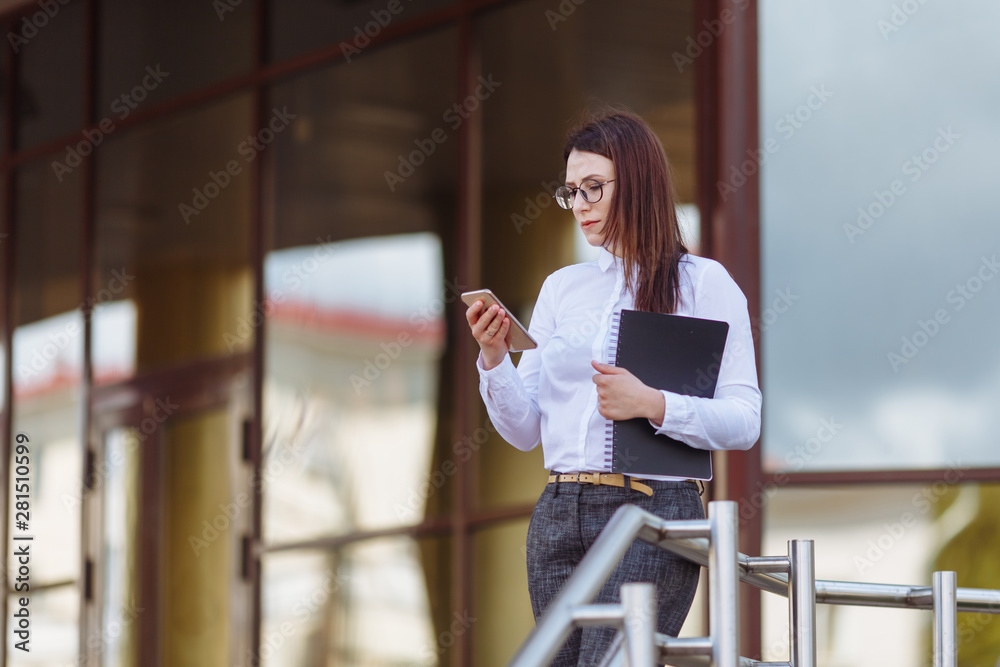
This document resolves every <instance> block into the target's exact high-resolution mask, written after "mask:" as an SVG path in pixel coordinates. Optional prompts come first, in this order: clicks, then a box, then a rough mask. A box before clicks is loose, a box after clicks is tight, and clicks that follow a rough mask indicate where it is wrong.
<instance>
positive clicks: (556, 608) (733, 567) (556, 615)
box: [509, 501, 1000, 667]
mask: <svg viewBox="0 0 1000 667" xmlns="http://www.w3.org/2000/svg"><path fill="white" fill-rule="evenodd" d="M738 534H739V525H738V521H737V504H736V503H735V502H733V501H714V502H710V503H709V504H708V519H707V520H696V521H667V520H665V519H661V518H660V517H658V516H656V515H654V514H651V513H649V512H647V511H645V510H643V509H641V508H639V507H636V506H634V505H626V506H624V507H622V508H620V509H619V510H618V511H617V512H616V513H615V515H614V516H613V517H611V520H610V521H609V522H608V525H607V526H605V528H604V530H603V531H602V532H601V534H600V536H598V538H597V540H596V541H595V542H594V544H593V546H592V547H591V548H590V550H589V551H588V552H587V555H586V556H585V557H584V558H583V560H582V561H580V564H579V566H577V568H576V570H574V572H573V574H572V575H571V576H570V578H569V580H568V581H567V582H566V584H565V585H564V586H563V588H562V590H561V591H560V592H559V594H558V595H557V596H556V598H555V599H554V600H553V601H552V603H551V605H550V606H549V608H548V609H547V610H546V612H545V614H543V615H542V618H541V619H540V620H539V622H538V625H537V626H535V629H534V631H532V633H531V634H530V635H529V636H528V639H527V640H526V641H525V643H524V644H523V645H522V646H521V648H520V649H519V650H518V652H517V654H516V655H515V656H514V658H513V660H511V662H510V663H509V667H543V666H545V665H548V664H549V663H550V662H551V661H552V659H553V658H554V657H555V655H556V653H558V652H559V649H560V648H561V647H562V645H563V644H564V643H565V641H566V639H567V638H568V637H569V635H570V633H571V632H572V631H573V630H574V628H577V627H583V626H586V625H606V626H612V627H615V628H618V634H617V635H616V637H615V640H614V641H613V642H612V644H611V647H610V648H609V649H608V652H607V654H606V655H605V657H604V659H603V660H602V661H601V663H600V665H599V667H615V666H620V665H623V664H626V663H625V659H626V656H627V658H628V662H627V664H628V665H629V666H630V667H651V666H653V665H656V664H667V665H674V666H676V667H688V666H692V667H693V666H702V667H703V666H711V667H748V666H755V665H756V666H760V667H816V604H817V603H823V604H839V605H854V606H864V607H893V608H906V609H928V610H931V611H933V612H934V626H933V664H934V667H957V665H958V641H957V639H958V612H960V611H961V612H985V613H990V614H997V613H1000V591H996V590H986V589H978V588H958V586H957V576H956V574H955V573H954V572H935V573H934V575H933V581H932V585H931V586H904V585H896V584H869V583H861V582H853V581H826V580H817V579H816V574H815V554H814V552H813V541H812V540H789V541H788V554H787V555H786V556H763V557H751V556H746V555H744V554H741V553H739V552H738V551H737V544H738ZM636 539H640V540H642V541H644V542H647V543H649V544H653V545H656V546H658V547H660V548H661V549H666V550H668V551H671V552H673V553H675V554H677V555H679V556H681V557H683V558H686V559H687V560H689V561H692V562H694V563H697V564H699V565H702V566H704V567H706V568H708V579H709V587H708V603H709V610H708V611H709V635H708V636H707V637H693V638H691V637H687V638H678V637H668V636H666V635H662V634H659V633H657V632H656V603H655V600H656V595H655V590H654V587H653V584H625V585H624V586H622V589H621V603H620V604H603V605H595V604H589V603H590V602H591V601H592V600H593V598H594V596H595V595H597V592H598V591H599V590H600V589H601V587H602V586H603V585H604V583H605V582H606V581H607V579H608V578H609V577H610V576H611V573H612V572H613V571H614V569H615V567H617V565H618V563H619V561H620V560H621V557H622V556H623V555H624V553H625V551H626V550H627V549H628V548H629V546H631V544H632V542H633V541H634V540H636ZM739 581H743V582H744V583H747V584H750V585H753V586H756V587H758V588H760V589H761V590H764V591H767V592H769V593H774V594H777V595H781V596H784V597H786V598H788V610H789V659H788V661H787V662H760V661H756V660H750V659H748V658H744V657H741V656H740V650H739V625H740V624H739Z"/></svg>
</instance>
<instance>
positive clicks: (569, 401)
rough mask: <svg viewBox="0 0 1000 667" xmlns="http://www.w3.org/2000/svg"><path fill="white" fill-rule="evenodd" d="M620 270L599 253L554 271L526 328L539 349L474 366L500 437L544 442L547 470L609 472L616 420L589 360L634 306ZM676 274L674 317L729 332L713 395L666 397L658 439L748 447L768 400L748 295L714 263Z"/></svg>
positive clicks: (698, 263)
mask: <svg viewBox="0 0 1000 667" xmlns="http://www.w3.org/2000/svg"><path fill="white" fill-rule="evenodd" d="M621 264H622V262H621V260H620V259H619V258H617V257H615V256H614V255H613V254H611V253H610V252H608V251H607V250H605V249H603V248H601V249H600V255H599V257H598V259H597V260H596V261H593V262H587V263H584V264H574V265H572V266H567V267H565V268H562V269H559V270H558V271H556V272H555V273H553V274H552V275H550V276H549V277H548V278H546V279H545V282H544V283H543V284H542V289H541V291H540V292H539V295H538V301H537V303H536V304H535V309H534V312H533V313H532V316H531V322H530V324H529V326H528V330H529V331H530V332H531V335H532V336H533V337H534V339H535V340H536V341H538V347H537V348H536V349H534V350H526V351H524V352H523V353H522V355H521V361H520V363H519V364H518V365H517V367H516V368H515V367H514V364H513V362H512V361H511V359H510V356H509V355H508V356H506V357H504V360H503V362H502V363H501V364H500V365H499V366H497V367H496V368H493V369H491V370H484V369H483V365H482V364H483V362H482V355H480V358H479V361H478V362H477V364H476V365H477V367H478V368H479V391H480V393H481V394H482V397H483V401H484V402H485V403H486V409H487V411H488V412H489V415H490V419H491V420H492V422H493V425H494V426H496V429H497V431H498V432H499V433H500V435H501V436H503V438H504V439H505V440H507V442H509V443H510V444H512V445H514V446H515V447H517V448H518V449H521V450H524V451H528V450H531V449H534V448H535V447H537V446H538V444H539V443H542V449H543V451H544V454H545V467H546V468H547V469H548V470H552V471H559V472H587V471H608V470H609V468H608V467H607V466H606V464H605V462H604V438H605V428H606V426H607V424H608V423H609V422H608V420H606V419H605V418H604V417H602V416H601V414H600V413H599V412H598V411H597V385H595V384H594V382H593V376H594V375H595V374H596V371H595V370H594V368H593V366H591V365H590V362H591V360H592V359H594V360H598V361H600V362H603V363H609V360H608V336H609V333H610V325H611V322H612V319H613V318H614V317H615V315H616V314H617V313H620V312H621V310H622V309H634V308H635V305H634V299H633V297H632V294H631V293H630V292H629V291H628V290H626V289H625V279H624V274H623V272H622V266H621ZM679 273H680V283H681V301H680V303H679V305H678V307H677V310H676V314H677V315H687V316H689V317H700V318H705V319H712V320H724V321H726V322H728V323H729V335H728V338H727V339H726V348H725V352H724V353H723V358H722V364H721V366H720V369H719V378H718V384H717V386H716V391H715V398H698V397H694V396H685V395H682V394H676V393H673V392H669V391H662V392H661V393H662V394H663V400H664V402H665V412H664V415H665V416H664V419H663V424H662V426H660V428H658V429H657V433H658V434H665V435H669V436H670V437H672V438H675V439H677V440H680V441H681V442H684V443H686V444H688V445H690V446H692V447H697V448H700V449H749V448H750V447H752V446H753V444H754V443H755V442H756V441H757V439H758V437H760V405H761V394H760V389H759V388H758V386H757V368H756V365H755V363H754V348H753V333H752V331H751V328H750V315H749V313H748V312H747V300H746V297H745V296H744V295H743V292H742V291H741V290H740V288H739V286H738V285H737V284H736V282H735V281H734V280H733V279H732V277H731V276H730V275H729V272H728V271H726V269H725V268H724V267H723V266H722V265H721V264H719V263H718V262H716V261H714V260H711V259H706V258H704V257H697V256H695V255H685V256H684V257H683V258H682V259H681V262H680V266H679ZM643 477H647V478H651V479H677V478H674V477H666V476H658V475H644V476H643Z"/></svg>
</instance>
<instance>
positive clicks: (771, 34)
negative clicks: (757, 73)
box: [760, 0, 1000, 472]
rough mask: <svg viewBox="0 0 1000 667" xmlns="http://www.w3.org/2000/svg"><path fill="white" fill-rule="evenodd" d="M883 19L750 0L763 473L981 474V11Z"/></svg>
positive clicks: (993, 132)
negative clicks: (759, 158)
mask: <svg viewBox="0 0 1000 667" xmlns="http://www.w3.org/2000/svg"><path fill="white" fill-rule="evenodd" d="M892 11H893V8H891V7H889V5H884V4H881V3H871V2H864V1H863V0H850V1H847V2H841V1H839V0H837V1H833V0H830V1H828V2H821V3H819V4H818V5H816V4H812V5H810V7H809V9H808V10H807V9H806V8H805V7H804V6H803V5H802V4H800V3H796V2H792V1H788V0H768V1H767V2H762V3H761V13H760V33H761V37H760V44H761V54H760V68H761V84H762V85H761V91H760V101H761V114H760V142H761V145H762V146H763V145H767V144H768V142H770V145H771V146H772V147H773V149H772V150H771V154H770V155H769V156H768V158H767V161H766V162H765V163H764V164H763V166H762V169H761V171H762V177H763V178H762V182H761V184H762V190H761V252H762V285H761V304H762V312H761V313H760V318H761V329H762V331H763V336H762V339H763V350H762V354H761V357H762V359H763V363H764V366H763V377H762V384H763V386H765V387H767V390H766V392H767V396H766V398H765V401H764V423H765V424H766V425H767V426H766V427H765V441H764V445H765V450H764V452H763V453H764V458H765V465H766V466H767V467H768V468H769V469H771V470H775V471H786V472H793V471H796V470H857V469H872V468H876V469H877V468H938V467H940V468H946V467H948V466H950V465H960V466H997V465H1000V449H998V448H997V447H996V433H997V432H998V431H1000V412H998V411H997V410H996V405H997V403H998V402H1000V347H998V346H997V345H996V330H997V322H998V320H997V313H998V312H1000V280H995V279H994V277H995V276H996V275H997V273H998V272H1000V267H998V266H997V265H996V260H995V259H994V257H993V253H994V252H996V249H997V247H998V245H1000V231H998V230H1000V228H998V226H997V219H996V218H997V216H996V194H995V190H996V187H995V179H994V178H993V175H994V174H995V173H996V156H997V154H998V152H1000V123H997V116H996V109H997V106H998V104H1000V90H998V88H997V87H996V86H984V85H982V82H983V80H984V78H983V77H986V76H989V74H988V72H991V71H992V65H990V64H991V63H996V62H997V61H998V60H1000V43H998V42H997V40H996V39H994V31H991V28H990V27H991V26H995V25H996V24H997V23H998V22H1000V6H998V5H997V4H996V3H993V2H988V1H986V0H981V1H978V2H970V3H965V4H963V5H962V7H960V8H959V7H952V6H944V5H938V6H931V5H929V4H928V5H926V6H925V5H922V4H921V5H920V9H919V12H920V13H919V16H913V17H909V16H907V19H908V20H907V22H906V24H905V26H900V24H897V23H894V20H895V19H893V18H892ZM817 12H819V13H817ZM817 16H822V17H823V19H822V20H817V19H816V17H817Z"/></svg>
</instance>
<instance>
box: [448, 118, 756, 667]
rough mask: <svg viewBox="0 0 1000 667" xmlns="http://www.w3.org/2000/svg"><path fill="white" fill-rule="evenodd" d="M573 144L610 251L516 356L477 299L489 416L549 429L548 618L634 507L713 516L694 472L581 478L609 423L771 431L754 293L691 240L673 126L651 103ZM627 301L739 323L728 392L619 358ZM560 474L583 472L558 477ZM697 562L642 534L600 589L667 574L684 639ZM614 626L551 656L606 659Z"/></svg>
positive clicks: (729, 360)
mask: <svg viewBox="0 0 1000 667" xmlns="http://www.w3.org/2000/svg"><path fill="white" fill-rule="evenodd" d="M563 157H564V159H565V160H566V185H565V187H561V188H559V190H557V192H556V198H557V200H558V201H559V204H560V205H561V206H562V207H563V208H567V209H572V210H573V214H574V216H575V217H576V221H577V223H578V224H579V225H580V229H581V231H582V232H583V234H584V236H585V237H586V239H587V242H588V243H590V245H593V246H597V247H598V248H600V251H599V252H600V255H599V258H598V259H597V261H594V262H588V263H585V264H576V265H573V266H568V267H565V268H562V269H560V270H558V271H556V272H555V273H553V274H552V275H550V276H549V277H548V278H546V280H545V282H544V283H543V284H542V288H541V292H540V293H539V295H538V301H537V302H536V304H535V309H534V313H533V314H532V316H531V323H530V326H529V330H530V331H531V334H532V336H533V337H534V338H535V340H537V341H538V348H537V349H535V350H529V351H526V352H524V353H523V355H522V357H521V361H520V364H519V365H518V366H517V368H515V367H514V365H513V363H512V362H511V360H510V357H509V356H508V354H507V352H508V350H507V344H506V342H505V338H506V336H507V333H508V331H509V330H510V318H509V317H507V314H506V313H504V312H502V311H501V310H499V308H498V307H497V306H496V305H493V306H491V307H490V308H489V309H488V310H486V311H485V312H481V311H482V305H483V304H482V302H479V301H477V302H476V303H475V304H473V305H472V306H471V307H470V308H469V309H468V311H467V312H466V317H467V319H468V321H469V325H470V327H471V328H472V333H473V335H474V336H475V338H476V341H477V342H478V343H479V347H480V349H481V353H480V356H479V359H478V362H477V366H478V368H479V374H480V392H481V394H482V396H483V401H484V402H485V403H486V407H487V410H488V412H489V415H490V419H491V420H492V421H493V424H494V425H495V426H496V428H497V431H498V432H499V433H500V435H502V436H503V437H504V439H506V440H507V441H508V442H509V443H511V444H512V445H514V446H515V447H517V448H518V449H522V450H525V451H527V450H530V449H533V448H534V447H536V446H537V445H538V444H539V442H541V443H542V448H543V450H544V454H545V467H546V468H548V469H549V470H550V471H551V473H552V475H551V476H550V478H549V484H548V485H547V486H546V487H545V490H544V491H543V492H542V495H541V497H540V498H539V500H538V504H537V505H536V507H535V511H534V514H533V515H532V518H531V523H530V525H529V527H528V543H527V557H528V586H529V589H530V594H531V604H532V609H533V611H534V614H535V619H536V621H537V620H538V618H539V617H540V616H541V614H542V613H543V612H544V611H545V609H546V607H547V606H548V604H549V602H550V601H551V600H552V599H553V598H554V597H555V595H556V593H558V591H559V590H560V588H561V587H562V585H563V584H564V583H565V582H566V580H567V579H568V577H569V575H570V574H571V572H572V571H573V569H574V568H575V567H576V565H577V564H578V563H579V562H580V560H581V559H582V558H583V556H584V554H585V553H586V551H587V549H588V548H589V547H590V545H591V544H593V542H594V540H595V539H596V537H597V536H598V534H600V532H601V530H602V528H603V527H604V525H605V524H606V523H607V521H608V519H609V518H610V517H611V515H612V514H614V512H615V510H617V509H618V508H619V507H620V506H621V505H623V504H626V503H631V504H635V505H639V506H640V507H643V508H644V509H646V510H648V511H650V512H652V513H654V514H656V515H658V516H660V517H663V518H664V519H668V520H677V519H701V518H704V508H703V505H702V503H701V498H700V497H699V493H698V487H697V485H696V484H695V483H694V482H693V481H691V480H684V479H678V478H672V477H664V476H652V475H645V476H639V475H635V476H631V477H630V479H627V480H626V479H625V478H624V477H623V476H621V475H609V474H604V475H602V476H601V478H600V482H601V483H600V484H599V485H594V484H590V483H585V482H580V481H579V477H573V475H574V474H576V473H601V472H602V471H603V472H605V473H607V472H609V470H608V468H607V467H606V466H605V465H604V458H603V452H604V436H605V427H606V425H607V423H608V420H624V419H632V418H635V417H645V418H647V419H648V420H649V421H650V423H651V424H652V425H653V426H654V427H655V428H656V430H657V433H658V434H662V435H666V436H670V437H672V438H675V439H677V440H681V441H683V442H685V443H687V444H689V445H691V446H692V447H698V448H702V449H748V448H749V447H751V446H752V445H753V444H754V442H756V441H757V438H758V436H759V434H760V403H761V395H760V391H759V389H758V388H757V372H756V368H755V366H754V354H753V338H752V333H751V329H750V317H749V313H748V312H747V302H746V298H745V297H744V295H743V293H742V292H741V291H740V288H739V287H738V286H737V285H736V283H735V282H734V281H733V279H732V278H731V277H730V275H729V273H728V272H727V271H726V270H725V269H724V268H723V267H722V265H721V264H719V263H718V262H715V261H713V260H710V259H705V258H702V257H696V256H694V255H690V254H688V252H687V249H686V248H685V247H684V245H683V243H682V239H681V234H680V229H679V227H678V225H677V216H676V210H675V205H674V193H673V192H674V190H673V184H672V182H671V178H670V170H669V167H668V165H667V159H666V155H665V154H664V151H663V146H662V144H661V143H660V141H659V139H658V138H657V137H656V135H655V134H654V133H653V131H652V130H651V129H650V128H649V126H648V125H646V123H645V122H644V121H643V120H642V119H640V118H639V117H638V116H636V115H634V114H631V113H627V112H620V111H611V112H605V113H603V114H601V115H599V116H597V117H595V118H593V119H591V120H590V121H589V122H587V123H585V124H584V125H583V126H582V127H580V128H579V129H578V130H576V131H575V132H573V133H572V134H571V135H570V137H569V140H568V141H567V142H566V147H565V150H564V155H563ZM622 309H635V310H646V311H654V312H662V313H675V314H678V315H687V316H691V317H700V318H705V319H714V320H725V321H726V322H728V323H729V325H730V329H729V334H728V339H727V343H726V350H725V354H724V356H723V360H722V363H721V368H720V370H719V377H718V385H717V389H716V393H715V398H711V399H705V398H695V397H691V396H683V395H680V394H675V393H672V392H667V391H658V390H656V389H653V388H651V387H648V386H646V385H644V384H643V383H642V382H640V381H639V380H638V379H637V378H636V377H635V376H633V375H632V374H631V373H629V372H628V371H626V370H624V369H620V368H616V367H615V366H610V365H608V364H607V363H606V362H607V361H608V349H607V347H608V334H609V328H610V326H609V325H610V323H611V321H612V319H613V318H614V316H615V315H616V314H617V313H619V312H620V311H621V310H622ZM560 474H568V475H569V476H570V480H574V481H560ZM564 479H565V478H564ZM586 479H591V478H590V477H589V476H588V477H587V478H586ZM698 575H699V567H698V566H696V565H693V564H691V563H689V562H687V561H685V560H682V559H680V558H678V557H676V556H673V555H672V554H669V553H668V552H666V551H663V550H661V549H659V548H656V547H653V546H650V545H648V544H645V543H642V542H636V543H634V544H633V545H632V546H631V548H630V549H629V551H628V552H627V553H626V555H625V557H624V558H623V559H622V562H621V563H620V564H619V566H618V568H617V569H616V571H615V572H614V574H613V575H612V577H611V579H610V580H609V581H608V583H607V584H606V585H605V586H604V588H603V590H602V591H601V592H600V593H599V595H598V596H597V598H596V599H595V602H597V603H614V602H617V601H618V599H619V598H618V596H619V589H620V588H621V585H622V584H623V583H626V582H631V581H647V582H653V583H655V584H656V586H657V596H658V606H657V624H658V630H659V631H660V632H662V633H665V634H668V635H671V636H676V635H677V633H678V631H679V630H680V628H681V625H682V624H683V623H684V618H685V617H686V616H687V613H688V609H689V608H690V606H691V601H692V599H693V597H694V593H695V588H696V587H697V584H698ZM613 636H614V631H613V630H612V629H610V628H598V627H588V628H584V629H582V630H579V629H578V630H576V631H575V632H574V633H573V634H572V635H571V637H570V639H569V641H568V642H567V644H566V645H565V646H564V647H563V649H562V650H561V652H560V653H559V655H558V656H557V658H556V660H555V662H553V664H554V665H560V666H563V665H566V666H569V665H596V664H597V663H598V662H599V661H600V659H601V657H602V656H603V655H604V653H605V651H606V650H607V647H608V644H609V643H610V641H611V639H612V637H613Z"/></svg>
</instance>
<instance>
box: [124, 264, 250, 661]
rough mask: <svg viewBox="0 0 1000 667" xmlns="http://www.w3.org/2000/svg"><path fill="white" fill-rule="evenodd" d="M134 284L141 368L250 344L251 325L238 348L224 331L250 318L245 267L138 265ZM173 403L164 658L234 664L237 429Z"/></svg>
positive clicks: (165, 485)
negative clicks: (231, 510)
mask: <svg viewBox="0 0 1000 667" xmlns="http://www.w3.org/2000/svg"><path fill="white" fill-rule="evenodd" d="M134 284H135V286H136V290H137V293H136V301H137V310H138V324H137V327H138V336H137V339H138V348H137V352H136V357H137V366H138V370H139V371H140V372H142V371H145V370H150V369H154V368H162V367H169V366H173V365H177V364H180V363H184V362H189V361H192V360H195V359H202V358H208V357H217V356H221V355H224V354H227V353H230V352H231V351H242V350H245V349H249V347H250V346H251V344H252V340H253V339H252V333H251V335H245V336H243V337H242V338H241V342H240V344H239V345H238V346H236V348H237V349H235V350H230V349H229V345H230V344H231V343H230V342H227V341H231V340H232V338H230V337H227V336H226V334H230V336H232V335H236V336H237V337H240V336H239V334H238V333H237V329H238V328H239V323H240V322H246V321H248V316H249V305H250V302H251V297H250V286H251V281H250V274H249V272H248V271H246V270H244V269H240V268H227V267H224V266H217V265H212V264H210V263H207V262H206V263H202V264H185V265H181V264H174V265H170V266H166V267H164V266H159V267H148V268H144V269H141V270H140V271H139V275H137V277H136V280H135V283H134ZM159 398H161V399H164V400H165V399H166V398H167V397H166V396H164V397H159ZM173 402H175V403H178V402H179V401H177V400H176V398H175V399H173ZM181 403H182V402H181ZM177 410H178V412H177V413H176V414H174V415H172V416H170V417H169V418H168V419H167V420H166V421H165V422H164V423H163V425H162V426H160V428H161V430H162V435H163V450H162V469H161V473H160V474H161V482H162V490H163V495H162V499H163V515H162V517H163V523H162V533H161V540H162V541H161V544H162V552H161V555H160V560H159V562H160V572H159V574H158V576H159V583H160V599H159V601H158V606H159V617H160V620H159V637H160V654H161V659H162V664H163V665H164V666H165V667H174V666H183V667H202V666H204V667H216V666H218V665H228V664H233V663H234V662H236V656H232V655H230V651H231V646H232V637H231V624H232V620H231V619H232V617H233V611H234V610H232V609H231V604H232V600H233V593H234V591H233V582H234V581H235V580H236V577H237V576H238V573H237V572H236V569H237V568H238V567H239V559H238V548H237V546H238V539H237V531H236V528H235V527H234V525H233V524H234V519H233V517H230V516H229V515H228V514H227V512H226V508H227V506H228V507H230V508H231V507H233V506H234V505H232V503H233V496H234V486H235V483H236V480H235V471H236V470H238V466H237V463H236V462H235V461H233V460H232V452H233V448H232V447H231V442H232V439H233V437H234V436H235V434H233V433H231V432H230V431H231V429H230V426H229V418H228V412H227V409H226V408H220V409H216V410H209V411H203V412H198V413H191V414H185V406H184V405H183V404H181V405H180V407H179V408H178V409H177ZM192 538H194V539H195V540H204V542H192ZM206 538H207V539H206Z"/></svg>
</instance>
